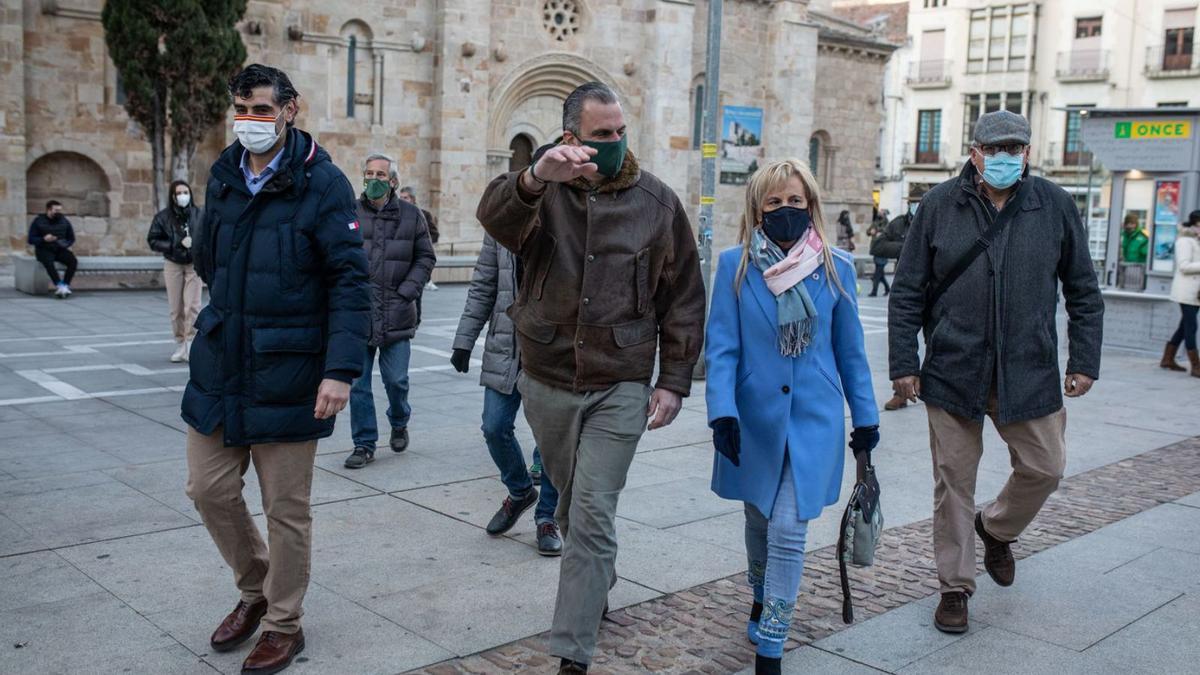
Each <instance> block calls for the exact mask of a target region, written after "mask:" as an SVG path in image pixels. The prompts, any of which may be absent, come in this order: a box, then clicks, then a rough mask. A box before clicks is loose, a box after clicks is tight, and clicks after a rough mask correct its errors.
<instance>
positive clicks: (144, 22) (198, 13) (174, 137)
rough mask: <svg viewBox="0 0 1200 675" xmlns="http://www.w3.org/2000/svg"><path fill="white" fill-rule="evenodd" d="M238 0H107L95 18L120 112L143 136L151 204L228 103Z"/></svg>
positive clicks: (238, 59)
mask: <svg viewBox="0 0 1200 675" xmlns="http://www.w3.org/2000/svg"><path fill="white" fill-rule="evenodd" d="M245 11H246V0H108V1H107V2H105V3H104V11H103V13H102V14H101V21H102V22H103V25H104V38H105V42H106V43H107V44H108V52H109V55H110V56H111V57H112V60H113V63H114V64H115V65H116V67H117V71H118V72H119V73H120V76H121V82H122V84H123V86H124V88H125V110H126V111H127V112H128V113H129V116H130V117H131V118H132V119H133V120H134V121H135V122H137V123H138V124H139V125H140V126H141V127H142V129H143V131H144V132H145V133H146V135H147V136H148V137H149V139H150V148H151V156H152V158H153V160H152V161H153V171H154V203H155V204H156V205H157V207H158V208H163V207H165V206H166V200H167V196H168V195H167V194H166V175H165V171H164V169H165V164H166V138H167V135H168V133H169V134H170V136H171V141H172V143H171V146H172V149H173V151H174V161H173V162H172V172H171V173H172V177H173V178H178V179H183V180H187V179H188V173H189V171H188V165H189V163H190V161H191V158H192V155H193V154H194V153H195V150H196V144H197V143H198V142H199V141H200V140H201V139H202V138H203V137H204V134H205V133H206V132H207V131H208V130H209V129H210V128H211V127H212V126H213V125H214V124H216V123H217V122H220V121H221V119H222V118H223V117H224V115H225V110H226V109H227V108H228V106H229V99H228V94H227V93H226V87H225V84H226V81H227V80H228V78H229V77H231V76H232V75H233V74H234V73H235V72H236V70H237V68H238V67H239V66H241V64H242V62H243V61H244V60H245V58H246V48H245V46H244V45H243V44H242V39H241V35H240V34H239V33H238V32H237V29H236V28H235V24H236V23H237V21H239V20H240V19H241V17H242V14H243V13H244V12H245Z"/></svg>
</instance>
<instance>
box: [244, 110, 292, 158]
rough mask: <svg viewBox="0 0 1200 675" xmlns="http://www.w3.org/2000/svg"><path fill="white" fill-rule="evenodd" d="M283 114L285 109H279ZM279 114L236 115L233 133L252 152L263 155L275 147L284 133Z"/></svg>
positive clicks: (280, 113)
mask: <svg viewBox="0 0 1200 675" xmlns="http://www.w3.org/2000/svg"><path fill="white" fill-rule="evenodd" d="M282 114H283V111H282V110H281V111H279V115H282ZM279 115H276V116H275V117H269V116H267V115H251V114H245V115H234V116H233V133H234V135H235V136H237V139H238V141H239V142H240V143H241V144H242V147H243V148H246V149H247V150H249V151H250V152H251V153H252V154H255V155H261V154H263V153H265V152H267V151H268V150H270V149H271V148H272V147H274V146H275V142H276V141H278V140H279V135H280V134H282V133H283V129H280V128H278V124H279Z"/></svg>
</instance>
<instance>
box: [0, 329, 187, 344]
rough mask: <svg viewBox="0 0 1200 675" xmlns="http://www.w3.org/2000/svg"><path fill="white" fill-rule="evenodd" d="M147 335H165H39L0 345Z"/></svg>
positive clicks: (7, 339)
mask: <svg viewBox="0 0 1200 675" xmlns="http://www.w3.org/2000/svg"><path fill="white" fill-rule="evenodd" d="M149 335H166V333H163V332H158V331H156V332H153V333H147V332H145V331H143V332H141V333H98V334H96V335H51V336H43V335H39V336H37V337H27V338H3V339H0V344H4V343H5V342H46V341H47V340H97V339H100V338H118V337H146V336H149Z"/></svg>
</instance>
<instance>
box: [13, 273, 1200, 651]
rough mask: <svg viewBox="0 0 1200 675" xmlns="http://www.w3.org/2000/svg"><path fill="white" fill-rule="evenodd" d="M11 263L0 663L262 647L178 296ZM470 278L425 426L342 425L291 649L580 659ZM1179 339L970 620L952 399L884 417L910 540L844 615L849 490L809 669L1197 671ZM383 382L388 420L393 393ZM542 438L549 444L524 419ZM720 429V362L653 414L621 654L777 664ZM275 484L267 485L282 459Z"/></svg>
mask: <svg viewBox="0 0 1200 675" xmlns="http://www.w3.org/2000/svg"><path fill="white" fill-rule="evenodd" d="M11 288H12V284H11V281H10V280H7V279H4V278H3V277H2V276H0V672H3V673H47V672H71V673H75V672H88V673H91V672H96V673H110V672H133V673H211V672H214V671H219V672H227V673H233V672H237V670H238V668H239V666H240V663H241V660H242V659H243V658H244V657H245V654H246V653H247V651H248V649H249V644H247V645H246V646H245V647H244V648H242V649H238V650H236V651H234V652H231V653H227V654H217V653H213V652H212V651H211V650H210V649H209V647H208V636H209V634H210V633H211V631H212V629H213V628H214V627H215V625H216V623H217V621H219V620H220V618H221V617H223V616H224V614H225V613H226V612H228V611H229V610H230V609H231V608H232V607H233V605H234V603H235V602H236V600H237V593H236V591H235V589H234V586H233V579H232V575H231V573H230V572H229V570H228V569H227V568H226V567H225V565H224V564H223V563H222V561H221V559H220V557H219V556H218V554H217V551H216V549H215V547H214V546H213V544H212V542H211V540H210V539H209V537H208V534H207V533H206V531H205V530H204V528H203V527H202V526H201V525H200V523H199V517H198V515H197V514H196V512H195V509H194V508H193V506H192V505H191V503H190V501H189V500H188V499H187V497H186V496H185V495H184V492H183V487H184V481H185V477H186V471H185V464H184V458H183V447H184V429H185V425H184V423H183V422H182V421H181V420H180V418H179V398H180V392H181V391H182V388H183V385H184V383H185V382H186V380H187V370H186V367H184V366H182V365H176V364H171V363H169V362H168V361H167V357H168V356H169V354H170V353H171V348H172V341H171V337H170V333H169V330H168V323H167V318H166V317H167V303H166V296H165V294H164V293H162V292H150V291H126V292H103V293H86V292H85V293H79V294H77V295H76V297H74V298H73V299H71V300H69V301H55V300H52V299H41V298H30V297H27V296H23V295H19V294H17V293H15V292H14V291H12V290H11ZM465 296H466V288H465V286H451V285H445V286H443V287H442V288H441V289H440V290H438V291H436V292H429V293H427V294H426V296H425V301H424V311H425V323H424V324H423V325H422V327H421V329H420V331H419V332H418V335H417V338H416V339H415V341H414V343H413V360H412V373H411V375H412V395H411V401H412V405H413V419H412V423H411V426H410V432H411V438H412V443H411V446H410V449H409V450H408V451H407V452H405V453H403V454H399V455H396V454H393V453H391V452H390V451H388V450H387V449H386V448H383V449H381V451H380V453H379V454H378V455H377V460H376V461H375V463H373V464H371V465H370V466H368V467H367V468H365V469H361V470H356V471H352V470H347V469H344V468H343V467H342V462H343V460H344V458H345V456H346V454H347V453H348V452H349V450H350V440H349V436H350V429H349V413H348V412H345V413H343V414H342V415H341V418H342V419H340V420H339V422H338V426H337V430H336V432H335V434H334V435H333V437H332V438H329V439H326V440H324V441H322V442H321V444H320V447H319V451H318V453H319V454H318V457H317V466H318V470H317V472H316V475H315V478H314V483H313V495H312V500H313V512H314V528H313V529H314V533H313V542H314V544H313V546H314V551H313V568H312V582H311V586H310V589H309V593H308V597H307V600H306V603H305V609H306V616H305V620H304V621H305V623H304V625H305V633H306V635H307V649H306V651H305V652H304V654H303V655H302V657H301V658H300V659H299V661H298V662H297V663H296V664H295V665H294V666H293V667H292V669H290V670H289V671H288V672H296V673H304V672H313V673H399V672H405V671H409V670H414V669H424V670H425V672H429V673H456V672H484V673H487V672H504V671H508V670H518V669H524V670H525V671H526V672H554V668H555V666H556V664H553V663H552V662H551V660H549V659H546V658H544V656H540V655H539V653H538V652H539V650H538V648H539V645H541V644H544V642H543V638H542V637H540V636H541V634H542V633H544V632H545V631H546V630H547V629H548V628H549V625H550V619H551V614H552V610H553V603H554V594H555V588H556V585H557V577H558V560H557V559H554V558H542V557H539V556H538V555H537V553H536V549H535V542H534V527H533V519H532V515H531V514H529V515H527V516H525V517H524V518H523V520H522V521H521V523H520V524H519V525H518V526H517V527H516V528H514V530H513V531H511V532H510V533H509V534H508V535H507V536H504V537H500V538H495V539H494V538H491V537H488V536H487V535H486V534H485V532H484V525H485V524H486V523H487V520H488V519H489V518H490V517H491V515H492V513H493V512H494V511H495V510H496V508H497V507H498V506H499V504H500V501H501V500H502V499H503V497H504V495H505V490H504V488H503V485H502V484H501V483H500V481H499V480H498V478H497V471H496V469H495V467H494V466H493V464H492V461H491V459H490V457H489V455H488V453H487V451H486V448H485V447H484V444H483V439H482V436H481V433H480V431H479V426H480V420H479V415H480V411H481V406H482V398H483V397H482V390H481V389H480V387H479V386H478V367H479V364H478V361H476V362H474V364H473V367H472V371H471V373H470V374H468V375H460V374H458V373H456V372H454V371H453V370H452V368H451V367H450V365H449V356H450V346H451V341H452V338H453V335H454V329H455V326H456V324H457V321H458V314H459V312H460V311H461V309H462V306H463V302H464V299H465ZM862 315H863V320H864V324H865V328H866V332H867V345H868V352H869V355H870V360H871V365H872V368H873V371H874V373H875V385H876V395H877V397H878V398H879V401H880V403H882V402H883V401H884V400H885V399H886V398H887V396H888V395H890V385H889V383H888V382H887V378H886V374H887V369H886V359H887V354H886V320H887V309H886V301H885V300H884V299H883V298H878V299H875V298H863V299H862ZM1064 335H1065V333H1064ZM1064 342H1065V340H1064ZM481 351H482V350H481V349H479V350H477V351H476V352H475V354H474V356H475V357H476V358H478V357H479V355H480V354H481ZM1153 366H1154V360H1153V356H1147V355H1146V354H1134V353H1129V352H1119V351H1113V350H1110V351H1108V352H1106V354H1105V363H1104V366H1103V371H1102V379H1101V381H1100V382H1099V383H1098V384H1097V386H1096V388H1095V390H1094V391H1093V392H1092V393H1091V394H1090V395H1089V396H1088V397H1086V398H1085V399H1082V400H1078V401H1071V402H1070V403H1069V404H1068V414H1069V430H1068V441H1069V451H1068V468H1067V473H1068V476H1069V477H1068V479H1067V481H1065V482H1064V489H1063V490H1061V491H1060V493H1061V495H1056V497H1055V499H1053V500H1052V502H1051V506H1052V507H1053V508H1048V512H1047V514H1044V517H1043V518H1040V519H1039V521H1038V522H1037V523H1035V527H1034V528H1031V532H1030V533H1029V541H1028V543H1026V542H1025V541H1024V539H1023V542H1022V544H1018V545H1017V547H1016V552H1017V554H1018V555H1019V556H1024V555H1029V556H1030V557H1028V558H1026V559H1025V560H1023V561H1022V562H1020V563H1019V564H1018V572H1017V583H1016V585H1015V586H1014V587H1013V588H1011V589H998V588H996V587H995V586H994V585H993V584H991V582H990V581H987V580H986V579H985V580H983V581H981V583H980V590H979V593H978V594H977V596H976V598H975V599H973V601H972V606H971V609H972V618H973V624H972V631H971V632H970V633H968V634H967V635H965V636H954V637H951V636H945V635H942V634H941V633H938V632H937V631H936V630H934V629H933V628H932V626H931V613H932V607H933V604H935V603H936V597H931V596H932V594H935V593H936V582H935V581H934V580H932V579H931V578H930V577H931V574H930V573H928V570H929V569H930V568H931V565H932V562H931V560H929V559H928V519H929V517H930V515H931V512H932V474H931V469H930V461H929V451H928V445H927V428H926V422H925V415H924V411H923V410H922V408H921V407H920V406H912V407H910V408H908V409H906V410H903V411H899V412H895V413H886V414H884V416H883V422H882V429H881V432H882V435H883V440H882V443H881V445H880V448H879V450H878V451H877V452H876V453H875V459H876V464H877V466H878V472H879V476H880V483H881V485H882V489H883V497H882V501H883V508H884V513H885V517H886V524H887V527H888V532H889V538H885V541H884V548H885V549H887V550H886V551H881V553H882V554H885V555H882V556H881V562H880V563H879V564H878V565H877V566H876V568H875V569H874V570H873V571H867V572H866V574H867V576H866V577H864V578H865V579H866V581H865V582H864V584H865V586H863V587H862V588H860V589H859V592H858V593H857V595H858V596H859V600H860V601H861V602H862V603H863V605H864V607H863V610H862V612H861V614H862V619H861V620H860V621H859V622H858V623H857V624H855V625H854V626H851V627H845V626H843V625H841V622H840V620H837V621H832V620H827V619H826V618H824V617H826V616H827V615H831V613H835V612H834V610H835V609H836V608H837V607H839V606H840V596H839V595H838V594H837V593H836V591H835V590H834V589H835V586H833V585H829V584H828V583H827V579H826V577H825V576H824V573H823V572H822V570H823V569H825V567H827V563H828V560H829V559H830V554H829V547H830V546H831V545H832V544H833V543H834V540H835V532H836V525H837V522H836V521H837V518H838V516H840V509H836V508H831V509H827V510H826V512H825V514H824V515H823V517H822V518H821V519H820V520H819V521H816V522H815V523H813V524H812V526H811V527H810V529H809V542H808V546H809V549H810V550H811V551H812V552H813V558H812V561H811V569H812V576H811V581H809V580H808V575H807V574H806V582H805V583H806V587H805V592H804V595H803V596H802V597H801V600H800V603H799V605H798V613H801V614H804V617H805V618H803V619H799V620H798V626H799V627H798V630H797V631H796V638H797V639H796V641H795V645H794V646H795V647H796V649H794V650H793V651H792V652H791V653H790V654H789V655H788V657H787V658H786V659H785V666H786V667H787V668H789V669H790V671H789V672H796V673H801V672H814V673H839V672H846V673H860V672H863V673H866V672H880V671H883V672H904V673H910V672H912V673H927V672H928V673H933V672H947V673H949V672H953V673H962V672H989V673H1005V672H1011V673H1037V672H1053V673H1075V672H1078V673H1085V672H1086V673H1109V672H1111V673H1127V672H1146V673H1161V672H1186V671H1188V670H1192V669H1194V664H1195V663H1197V662H1200V644H1198V643H1197V642H1196V641H1195V640H1194V639H1193V636H1194V635H1195V634H1196V631H1197V629H1198V628H1200V590H1198V589H1200V586H1197V582H1196V580H1195V576H1196V574H1195V571H1196V570H1197V569H1200V544H1197V543H1196V542H1198V541H1200V518H1197V516H1200V512H1198V511H1197V510H1196V509H1200V444H1197V443H1195V442H1193V441H1192V439H1193V438H1194V437H1197V436H1200V416H1198V415H1196V414H1194V413H1190V412H1187V411H1188V410H1191V409H1194V401H1195V400H1196V397H1197V396H1198V395H1200V382H1198V381H1197V380H1195V379H1192V378H1188V377H1186V376H1183V375H1179V374H1169V373H1165V372H1162V371H1160V370H1158V369H1157V368H1155V367H1153ZM377 377H378V376H376V378H377ZM375 391H376V392H377V394H378V393H379V392H381V391H382V387H381V385H380V384H379V380H378V379H376V387H375ZM377 404H378V411H379V414H380V416H381V417H382V414H383V410H384V408H385V407H386V402H385V401H383V400H382V397H381V396H377ZM519 437H520V439H521V441H522V443H523V444H524V445H525V450H526V453H527V454H529V453H530V452H532V450H533V444H532V439H531V436H530V434H529V431H528V428H527V427H526V426H525V425H524V424H523V423H522V424H521V426H520V429H519ZM709 441H710V432H709V431H708V429H707V427H706V425H705V414H704V396H703V383H702V382H697V383H696V392H695V395H694V396H692V397H691V398H689V399H687V400H686V401H685V408H684V410H683V411H682V412H681V414H680V416H679V419H678V420H677V421H676V422H675V423H674V424H673V425H672V426H670V427H667V428H666V429H662V430H657V431H653V432H648V433H647V434H646V435H645V437H644V439H643V442H642V444H641V446H640V450H639V452H638V455H637V457H636V459H635V460H634V463H633V468H632V470H631V472H630V475H629V481H628V486H627V488H626V490H625V492H624V493H623V495H622V498H621V506H620V509H619V512H618V515H619V519H618V520H619V524H618V537H619V540H620V546H621V549H620V554H619V557H618V560H617V571H618V574H619V576H620V581H619V583H618V584H617V586H616V588H615V589H614V590H613V593H612V596H611V598H610V605H611V607H612V608H613V610H614V612H613V615H612V621H611V622H606V623H605V627H604V630H603V631H602V635H601V645H600V652H599V653H598V654H597V658H596V662H595V668H593V672H599V673H605V672H608V673H626V672H629V673H632V672H647V671H654V672H672V673H683V672H709V673H730V672H737V671H739V670H741V669H742V668H744V667H746V666H747V665H749V664H750V663H751V662H752V659H753V657H752V652H751V651H750V650H749V648H748V647H747V645H746V644H745V638H744V634H743V631H742V626H743V625H744V621H745V612H746V610H747V609H748V604H749V603H748V594H747V591H746V589H745V587H744V583H742V582H741V581H740V576H739V575H740V573H741V572H742V571H743V570H744V566H745V557H744V552H743V544H742V515H741V505H740V504H739V503H735V502H729V501H725V500H722V499H719V498H717V497H716V496H715V495H713V494H712V493H711V492H710V491H709V476H710V471H711V462H712V448H711V444H710V442H709ZM1163 448H1168V450H1160V449H1163ZM1170 448H1175V449H1177V450H1174V451H1172V450H1169V449H1170ZM1173 461H1177V462H1178V464H1177V465H1176V466H1172V462H1173ZM1007 472H1008V457H1007V452H1006V450H1005V449H1004V447H1003V444H1002V443H1001V442H1000V440H999V438H998V436H996V434H995V433H994V432H992V431H990V430H989V432H988V433H987V435H986V452H985V455H984V460H983V464H982V469H981V471H980V475H979V487H978V499H979V500H980V501H985V500H988V499H991V498H992V497H994V496H995V495H996V493H997V492H998V491H999V489H1000V487H1001V486H1002V484H1003V482H1004V480H1005V478H1006V476H1007ZM1143 476H1152V477H1154V478H1153V480H1151V479H1150V478H1147V479H1146V480H1147V481H1149V482H1148V483H1145V484H1143V479H1142V477H1143ZM848 478H849V476H848ZM846 485H847V486H848V485H849V480H847V482H846ZM246 492H247V501H248V503H249V504H250V506H251V509H252V511H254V512H255V513H259V512H261V507H260V506H259V504H258V502H259V497H258V488H257V481H256V478H255V477H254V476H253V469H251V472H250V474H249V475H248V476H247V478H246ZM845 493H846V491H845V490H843V495H845ZM1118 506H1119V508H1118ZM258 518H259V523H260V527H264V525H263V523H262V519H261V515H260V516H258ZM1023 546H1028V549H1026V550H1022V549H1023ZM1031 553H1032V555H1030V554H1031ZM858 574H859V573H858V572H856V575H858ZM856 578H857V576H856ZM856 588H857V587H856ZM863 589H867V590H863ZM876 591H878V594H877V595H875V593H876ZM805 613H807V614H805Z"/></svg>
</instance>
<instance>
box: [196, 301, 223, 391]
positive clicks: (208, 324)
mask: <svg viewBox="0 0 1200 675" xmlns="http://www.w3.org/2000/svg"><path fill="white" fill-rule="evenodd" d="M223 321H224V318H223V317H222V316H221V313H220V312H218V311H217V309H216V308H215V307H213V306H212V305H208V306H206V307H205V308H204V309H202V310H200V314H198V315H197V316H196V322H195V323H194V324H192V325H193V326H194V327H195V329H196V337H195V338H194V339H193V340H192V351H191V352H190V354H189V356H188V372H189V376H190V377H191V380H192V384H194V385H196V387H198V388H199V389H201V390H202V391H205V392H209V393H214V392H217V391H220V389H221V370H222V368H221V364H222V361H223V359H222V355H223V354H224V351H225V349H224V346H223V345H222V344H221V335H222V331H221V330H220V328H221V324H222V322H223Z"/></svg>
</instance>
